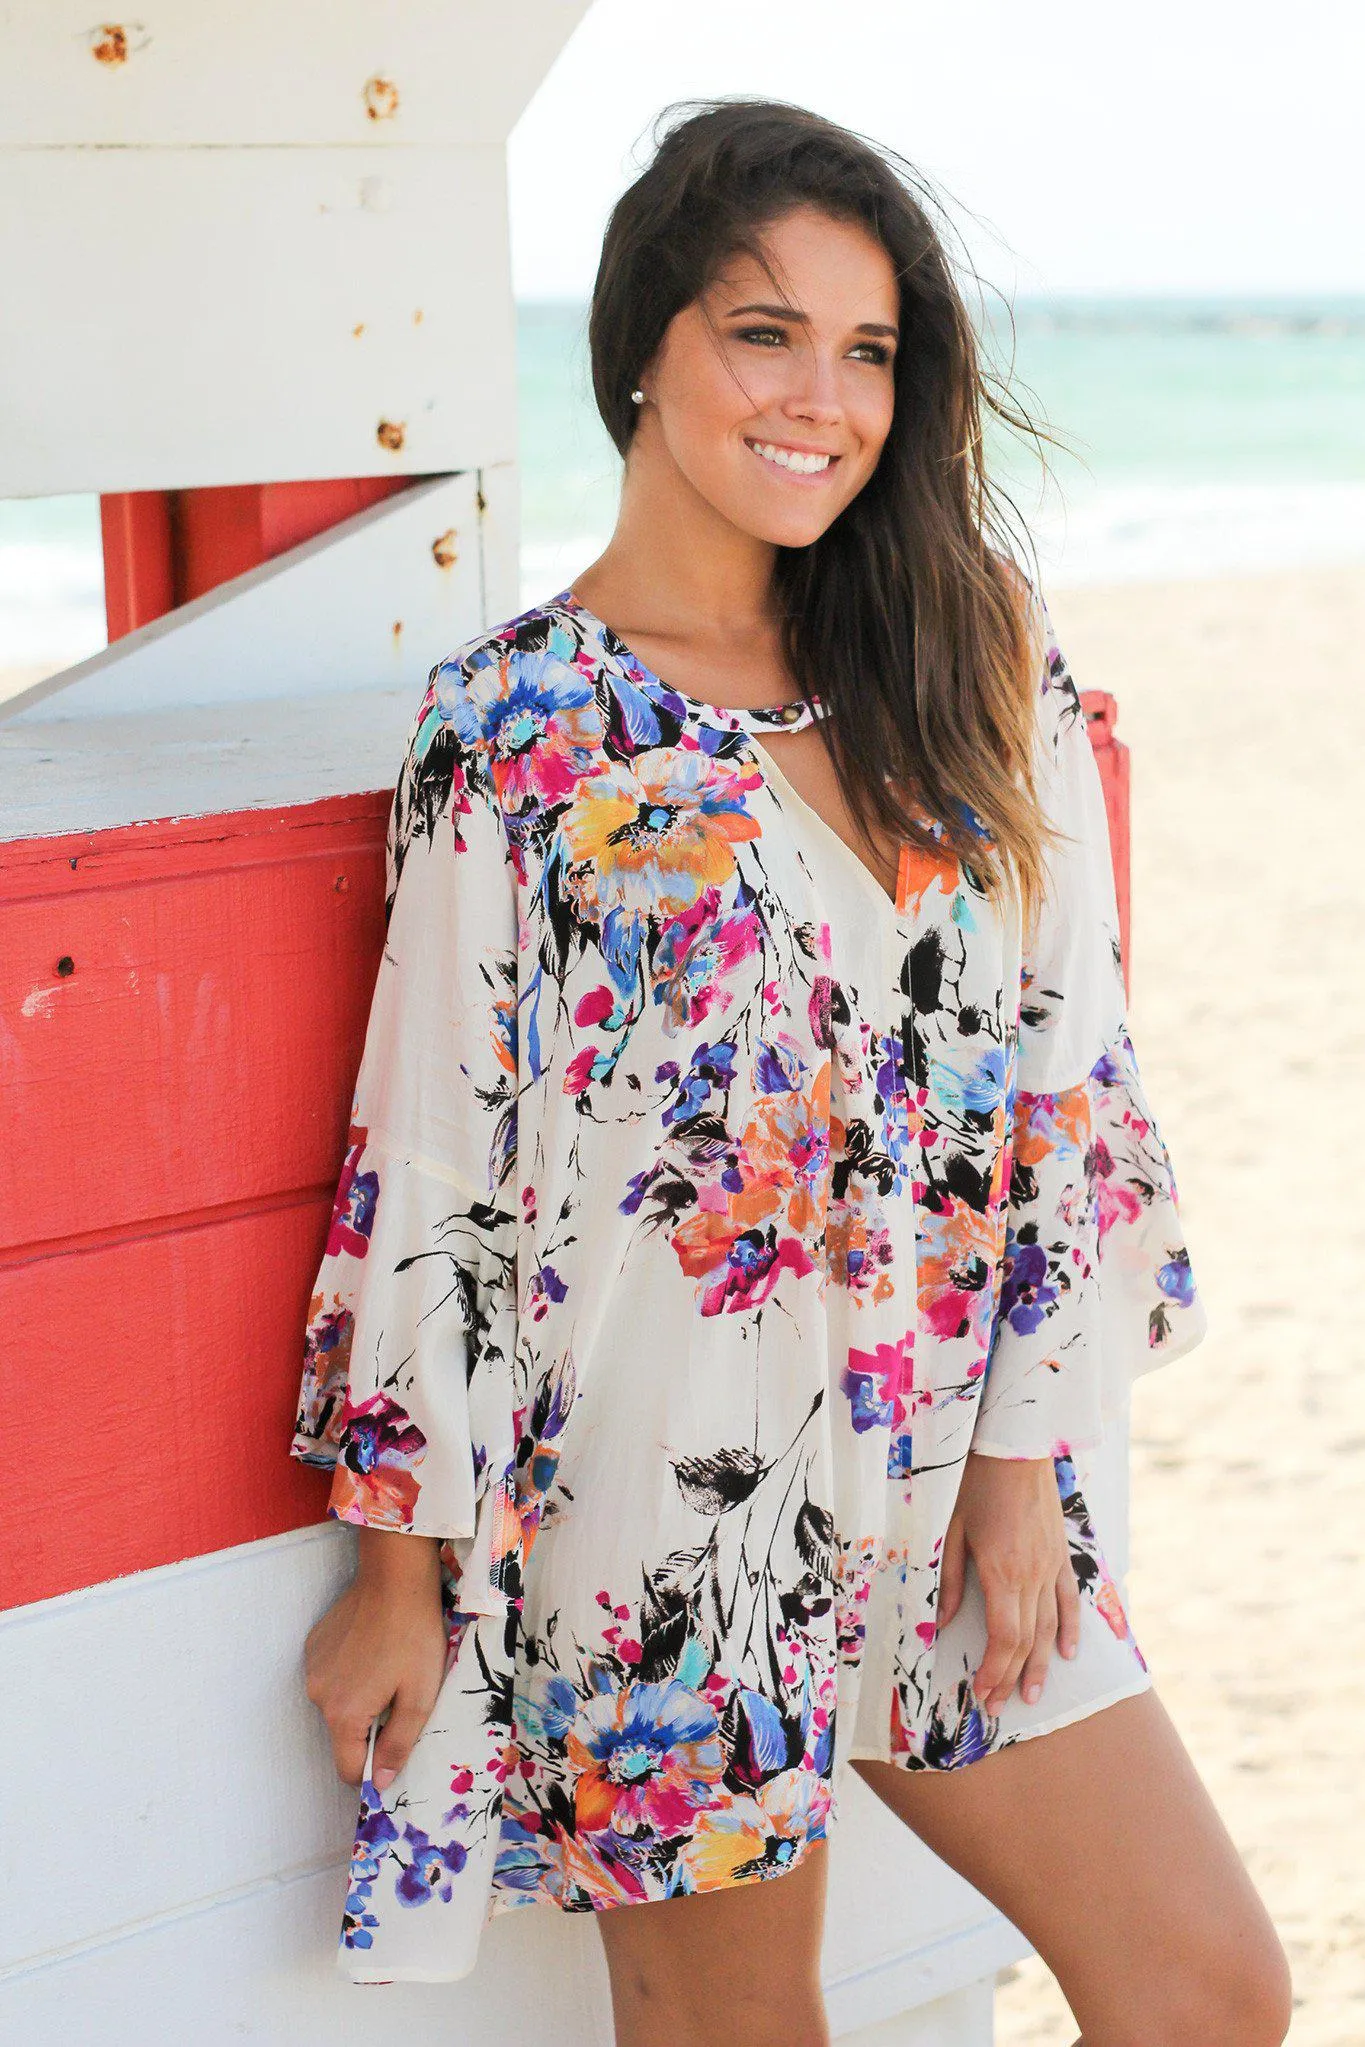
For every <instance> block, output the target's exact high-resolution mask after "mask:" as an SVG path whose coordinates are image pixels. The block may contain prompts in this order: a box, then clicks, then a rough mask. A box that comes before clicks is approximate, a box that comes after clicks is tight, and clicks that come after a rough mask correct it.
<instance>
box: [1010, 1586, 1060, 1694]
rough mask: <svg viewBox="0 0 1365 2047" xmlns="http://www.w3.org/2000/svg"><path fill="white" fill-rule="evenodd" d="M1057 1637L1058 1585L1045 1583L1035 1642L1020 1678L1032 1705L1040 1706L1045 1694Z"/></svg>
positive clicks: (1037, 1618) (1039, 1605) (1030, 1648)
mask: <svg viewBox="0 0 1365 2047" xmlns="http://www.w3.org/2000/svg"><path fill="white" fill-rule="evenodd" d="M1056 1640H1057V1588H1056V1586H1055V1585H1045V1586H1044V1587H1043V1589H1042V1592H1041V1593H1040V1594H1039V1597H1038V1610H1037V1614H1036V1616H1035V1621H1034V1630H1033V1641H1032V1643H1031V1644H1030V1647H1029V1652H1028V1655H1027V1657H1026V1658H1025V1660H1024V1668H1023V1671H1022V1673H1021V1674H1020V1679H1019V1689H1020V1691H1021V1692H1022V1693H1023V1695H1024V1698H1025V1700H1026V1702H1027V1703H1028V1704H1029V1705H1030V1706H1036V1705H1037V1703H1038V1701H1039V1699H1040V1698H1041V1697H1042V1695H1043V1679H1044V1678H1045V1677H1046V1676H1047V1667H1048V1663H1049V1661H1050V1660H1051V1657H1052V1649H1053V1645H1054V1643H1055V1642H1056Z"/></svg>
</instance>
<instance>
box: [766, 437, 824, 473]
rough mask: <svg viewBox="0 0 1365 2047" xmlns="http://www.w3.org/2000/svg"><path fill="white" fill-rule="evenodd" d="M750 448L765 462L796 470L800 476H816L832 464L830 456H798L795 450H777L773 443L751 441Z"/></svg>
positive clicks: (780, 467)
mask: <svg viewBox="0 0 1365 2047" xmlns="http://www.w3.org/2000/svg"><path fill="white" fill-rule="evenodd" d="M749 446H750V447H751V448H752V449H753V451H754V453H755V454H756V455H762V456H763V458H764V460H765V461H767V462H776V464H777V466H778V468H779V469H794V470H796V472H797V474H798V475H800V476H814V475H816V474H817V473H818V472H819V471H820V470H821V469H828V468H829V464H830V458H829V456H828V455H798V454H797V453H796V451H795V449H793V448H775V447H774V446H773V444H772V442H771V441H750V443H749Z"/></svg>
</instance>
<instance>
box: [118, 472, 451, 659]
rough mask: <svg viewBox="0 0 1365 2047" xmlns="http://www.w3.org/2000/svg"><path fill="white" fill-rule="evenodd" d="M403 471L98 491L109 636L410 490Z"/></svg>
mask: <svg viewBox="0 0 1365 2047" xmlns="http://www.w3.org/2000/svg"><path fill="white" fill-rule="evenodd" d="M410 481H411V479H410V478H408V477H403V476H355V477H330V478H323V479H320V480H318V481H316V482H308V483H250V484H216V485H212V486H208V487H205V488H203V489H199V490H172V491H154V490H147V491H123V492H120V493H116V494H109V495H106V496H104V497H102V498H101V499H100V527H101V533H102V536H103V542H104V608H105V619H106V623H107V626H108V632H109V638H110V640H117V639H120V638H121V637H122V636H123V634H124V633H130V632H132V631H133V630H134V628H135V627H137V626H140V625H148V624H149V623H150V622H151V620H152V619H154V618H162V617H164V616H165V614H166V613H167V612H168V611H173V610H174V609H175V607H176V605H178V604H188V603H189V601H190V599H191V598H193V597H202V596H203V595H204V594H205V592H206V591H209V590H215V589H217V587H218V585H219V584H220V583H226V582H228V581H229V580H230V579H231V578H232V577H233V576H241V575H244V574H245V573H246V571H247V570H248V569H254V568H259V566H260V564H261V563H262V562H267V561H273V560H274V559H275V557H276V555H279V554H284V553H285V552H286V550H287V549H289V548H291V547H297V546H298V545H299V544H300V542H301V541H304V540H311V539H312V538H313V537H314V535H315V534H318V533H325V532H326V531H327V529H328V528H329V527H331V526H336V525H338V524H339V523H340V522H341V520H343V519H349V518H350V517H351V516H352V514H353V513H355V512H360V511H364V509H365V508H366V506H368V505H373V504H377V503H378V502H379V501H380V499H381V498H386V497H391V496H392V495H393V493H394V492H395V491H399V490H405V489H407V487H408V485H409V483H410Z"/></svg>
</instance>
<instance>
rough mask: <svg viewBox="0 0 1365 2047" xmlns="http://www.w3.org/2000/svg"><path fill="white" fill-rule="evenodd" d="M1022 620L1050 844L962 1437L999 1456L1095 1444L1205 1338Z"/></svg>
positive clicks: (1042, 611)
mask: <svg viewBox="0 0 1365 2047" xmlns="http://www.w3.org/2000/svg"><path fill="white" fill-rule="evenodd" d="M1037 616H1038V619H1039V625H1040V632H1041V638H1042V643H1043V649H1044V652H1043V660H1042V667H1041V677H1040V697H1039V702H1038V720H1037V726H1036V745H1037V751H1036V756H1035V758H1036V763H1037V787H1038V791H1039V796H1040V800H1041V801H1042V803H1043V806H1044V809H1045V812H1046V814H1047V815H1048V817H1049V818H1050V820H1051V821H1052V823H1053V824H1055V825H1056V826H1057V827H1058V828H1059V830H1060V832H1061V833H1062V834H1064V835H1065V836H1064V837H1063V838H1061V839H1059V840H1058V841H1057V842H1055V843H1054V845H1053V846H1052V847H1050V848H1049V849H1048V886H1047V888H1046V891H1045V900H1044V905H1043V909H1042V912H1041V915H1040V918H1039V921H1038V925H1037V928H1036V931H1035V933H1034V934H1033V935H1032V937H1031V938H1030V937H1027V936H1026V940H1025V948H1024V955H1023V963H1022V971H1021V987H1020V1012H1019V1033H1018V1046H1017V1061H1016V1066H1015V1073H1014V1080H1013V1088H1012V1097H1013V1098H1012V1100H1011V1101H1009V1102H1007V1116H1008V1119H1009V1120H1008V1125H1007V1139H1006V1149H1007V1159H1006V1183H1005V1184H1006V1185H1007V1188H1008V1194H1007V1208H1006V1218H1005V1237H1004V1249H1003V1254H1002V1261H1001V1272H1000V1292H999V1299H998V1303H997V1308H996V1316H995V1321H994V1325H993V1328H992V1334H991V1342H990V1348H989V1352H988V1357H987V1366H986V1378H985V1385H984V1387H983V1390H982V1395H981V1401H980V1405H979V1408H978V1411H977V1418H976V1424H975V1429H974V1432H973V1436H972V1448H973V1449H974V1450H977V1451H981V1452H984V1453H985V1454H986V1455H987V1456H992V1457H1014V1458H1042V1457H1049V1456H1051V1457H1056V1456H1060V1455H1069V1454H1070V1453H1072V1452H1073V1451H1076V1450H1083V1449H1087V1448H1091V1447H1094V1446H1095V1445H1097V1444H1098V1443H1100V1442H1101V1441H1102V1439H1103V1437H1104V1434H1105V1431H1106V1428H1107V1426H1108V1424H1109V1423H1110V1422H1111V1420H1112V1419H1113V1417H1114V1416H1115V1415H1116V1414H1118V1413H1119V1412H1121V1411H1122V1408H1123V1405H1124V1403H1125V1402H1126V1399H1127V1394H1128V1389H1129V1385H1130V1383H1131V1381H1132V1379H1134V1378H1135V1377H1137V1376H1138V1375H1139V1374H1141V1373H1143V1372H1147V1371H1150V1370H1151V1369H1152V1368H1153V1367H1154V1366H1156V1365H1160V1364H1163V1363H1165V1362H1167V1361H1168V1360H1170V1359H1172V1358H1176V1357H1180V1356H1182V1355H1183V1354H1184V1352H1186V1351H1188V1350H1190V1349H1192V1348H1193V1346H1194V1345H1195V1344H1196V1343H1198V1341H1199V1340H1200V1338H1201V1337H1202V1336H1203V1335H1204V1333H1205V1330H1206V1327H1207V1320H1206V1316H1205V1311H1204V1305H1203V1301H1202V1299H1201V1298H1200V1296H1199V1294H1198V1293H1197V1291H1196V1288H1195V1283H1194V1277H1193V1274H1192V1271H1191V1267H1190V1258H1189V1253H1188V1251H1187V1249H1186V1246H1185V1234H1184V1229H1183V1226H1182V1222H1181V1217H1180V1212H1179V1208H1178V1206H1177V1195H1176V1182H1175V1174H1174V1171H1173V1168H1172V1164H1171V1159H1170V1155H1169V1153H1168V1151H1167V1149H1166V1146H1165V1143H1164V1141H1163V1139H1162V1136H1161V1131H1160V1129H1159V1127H1158V1125H1157V1121H1156V1118H1155V1116H1154V1115H1153V1112H1152V1108H1151V1104H1150V1103H1149V1101H1148V1100H1147V1096H1146V1092H1145V1090H1144V1087H1143V1082H1142V1076H1141V1074H1140V1072H1139V1070H1138V1063H1137V1058H1136V1054H1135V1052H1134V1050H1133V1042H1132V1038H1131V1036H1130V1033H1129V1029H1128V1016H1127V1002H1126V996H1125V990H1124V978H1123V962H1122V955H1121V952H1120V945H1119V920H1118V905H1117V898H1116V892H1115V886H1114V871H1113V859H1112V854H1111V850H1110V841H1109V831H1108V823H1107V819H1106V814H1105V805H1104V793H1103V787H1102V784H1101V781H1100V774H1099V767H1098V764H1097V762H1096V760H1095V755H1094V749H1093V747H1092V745H1091V741H1090V736H1089V733H1088V732H1087V729H1086V721H1085V713H1084V710H1083V708H1082V705H1081V702H1080V698H1079V695H1078V694H1077V690H1076V685H1075V683H1074V682H1073V680H1072V678H1071V675H1070V672H1069V670H1068V668H1067V665H1066V661H1065V658H1064V657H1063V655H1062V653H1061V650H1060V648H1059V647H1058V645H1057V640H1056V636H1055V634H1054V633H1053V630H1052V625H1051V621H1050V620H1049V618H1048V615H1047V611H1046V608H1045V607H1044V606H1043V605H1042V603H1041V600H1038V601H1037Z"/></svg>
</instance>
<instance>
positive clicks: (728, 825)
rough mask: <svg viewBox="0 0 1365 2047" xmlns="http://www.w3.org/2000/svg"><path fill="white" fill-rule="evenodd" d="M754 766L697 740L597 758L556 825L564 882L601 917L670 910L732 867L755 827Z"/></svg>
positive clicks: (668, 913) (718, 882)
mask: <svg viewBox="0 0 1365 2047" xmlns="http://www.w3.org/2000/svg"><path fill="white" fill-rule="evenodd" d="M758 786H759V775H758V770H757V769H756V768H755V767H752V766H748V767H746V766H744V765H743V764H742V763H739V764H736V763H732V762H729V761H720V760H715V759H713V758H712V757H711V755H710V754H707V753H703V751H702V750H701V748H700V747H690V748H689V747H653V748H651V749H650V750H649V751H648V752H646V753H640V754H637V755H636V756H635V758H634V759H633V760H632V761H628V762H627V761H611V760H609V761H604V762H603V763H602V765H601V766H600V768H599V769H598V772H597V773H596V774H593V775H588V776H585V777H584V778H583V780H582V781H580V782H579V784H578V786H577V789H576V791H575V794H574V799H573V802H572V803H571V804H570V805H569V807H568V809H567V810H566V811H565V813H564V817H563V821H562V824H561V827H560V829H561V831H562V833H563V836H564V841H565V844H566V845H567V847H568V849H569V856H570V859H571V861H572V862H573V867H572V869H571V872H570V875H569V877H568V886H569V888H570V890H571V892H572V894H573V895H574V897H575V899H576V901H577V904H578V907H579V909H580V911H581V912H582V913H583V914H584V915H590V916H592V917H594V918H595V919H596V921H598V922H599V923H600V922H601V921H602V920H603V919H604V918H605V917H606V916H607V915H608V914H609V912H610V911H612V910H619V911H623V912H626V913H628V914H631V915H634V916H638V917H653V918H660V917H676V916H678V915H679V914H680V913H681V912H682V911H684V910H686V909H688V908H689V907H690V906H691V905H692V904H693V903H695V902H696V900H697V898H698V896H699V895H700V894H701V892H702V890H703V889H706V888H715V887H723V886H724V884H725V883H726V882H728V881H729V879H730V877H731V875H732V874H733V873H734V867H735V852H734V849H735V846H736V844H737V843H738V842H739V841H741V840H744V839H753V838H757V836H758V834H759V830H760V826H759V823H758V820H757V818H755V817H754V816H753V815H752V814H751V812H750V811H749V809H748V808H747V803H746V798H747V796H748V794H749V792H751V791H752V790H753V789H755V788H756V787H758Z"/></svg>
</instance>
